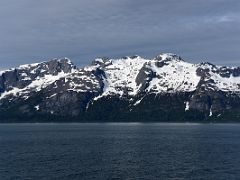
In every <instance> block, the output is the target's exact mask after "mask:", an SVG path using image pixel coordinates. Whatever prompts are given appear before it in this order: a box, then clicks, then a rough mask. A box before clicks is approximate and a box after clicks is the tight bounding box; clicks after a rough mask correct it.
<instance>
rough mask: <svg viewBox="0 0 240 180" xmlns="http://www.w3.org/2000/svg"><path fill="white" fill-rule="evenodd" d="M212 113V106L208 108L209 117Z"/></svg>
mask: <svg viewBox="0 0 240 180" xmlns="http://www.w3.org/2000/svg"><path fill="white" fill-rule="evenodd" d="M212 115H213V112H212V106H211V108H210V112H209V117H211V116H212Z"/></svg>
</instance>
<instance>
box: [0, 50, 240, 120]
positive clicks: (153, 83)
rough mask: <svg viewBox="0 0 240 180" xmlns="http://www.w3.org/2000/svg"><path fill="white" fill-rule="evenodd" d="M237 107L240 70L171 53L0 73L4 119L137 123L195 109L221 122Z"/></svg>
mask: <svg viewBox="0 0 240 180" xmlns="http://www.w3.org/2000/svg"><path fill="white" fill-rule="evenodd" d="M116 106H117V107H116ZM238 107H239V108H240V68H239V67H235V68H234V67H221V66H215V65H213V64H210V63H200V64H191V63H188V62H186V61H184V60H183V59H182V58H181V57H179V56H177V55H175V54H171V53H162V54H160V55H158V56H156V57H155V58H153V59H145V58H142V57H140V56H130V57H124V58H120V59H108V58H97V59H95V60H94V61H93V62H92V64H91V65H89V66H86V67H84V68H76V67H75V66H74V65H73V63H72V62H71V61H70V60H69V59H67V58H64V59H53V60H50V61H47V62H42V63H35V64H27V65H22V66H20V67H17V68H12V69H9V70H6V71H1V72H0V113H6V114H7V116H6V117H9V114H10V116H11V114H12V112H15V113H16V114H24V115H25V114H28V115H30V116H32V115H33V114H38V113H40V114H41V115H43V114H44V115H46V114H47V115H49V114H50V115H56V116H59V115H61V116H65V115H70V116H74V117H82V118H85V119H84V120H86V117H87V116H88V115H90V114H91V113H93V114H94V113H95V114H97V115H95V116H93V117H92V118H93V119H95V118H96V119H98V118H100V116H98V114H101V113H102V116H101V117H102V118H103V119H104V118H105V117H106V116H108V114H109V113H110V116H109V117H110V119H111V118H113V116H112V112H113V111H115V113H116V114H118V113H123V114H124V113H126V114H128V113H129V112H133V113H134V112H135V113H136V114H134V115H133V114H132V115H131V117H132V118H133V119H132V120H135V119H134V118H135V115H136V116H138V114H139V111H140V112H145V113H146V116H141V117H144V118H146V119H151V117H155V118H153V119H151V120H154V121H155V119H156V118H160V117H164V118H165V120H169V119H171V118H173V119H174V118H178V117H177V116H176V117H172V115H174V113H173V112H175V111H177V112H178V113H180V114H181V115H183V114H185V113H189V112H191V110H194V112H193V114H192V115H191V116H189V117H190V118H192V117H194V116H195V110H196V111H197V112H200V113H202V114H203V115H202V117H209V115H211V117H214V116H216V117H220V116H221V115H222V114H224V113H225V111H228V110H229V109H234V108H235V111H237V112H238ZM139 108H140V109H139ZM88 111H89V113H90V114H88V115H86V113H88ZM116 111H117V112H116ZM239 113H240V112H239ZM113 114H114V113H113ZM116 114H115V115H116ZM126 114H125V115H126ZM125 115H124V117H128V116H127V115H126V116H125ZM153 115H154V116H153ZM235 115H236V116H235V117H238V113H235ZM138 117H140V116H138ZM196 118H198V117H196ZM0 119H1V117H0Z"/></svg>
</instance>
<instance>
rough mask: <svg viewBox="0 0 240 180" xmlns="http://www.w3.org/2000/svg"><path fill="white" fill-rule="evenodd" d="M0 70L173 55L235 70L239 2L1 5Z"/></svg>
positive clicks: (45, 0) (14, 1)
mask: <svg viewBox="0 0 240 180" xmlns="http://www.w3.org/2000/svg"><path fill="white" fill-rule="evenodd" d="M0 24H1V26H0V40H1V43H0V62H1V65H0V67H1V68H5V67H11V66H16V65H19V64H23V63H30V62H37V61H42V60H46V59H50V58H55V57H69V58H71V59H72V60H73V61H74V62H75V63H76V64H77V65H79V66H84V65H86V64H89V62H90V61H91V60H92V59H94V58H95V57H97V56H110V57H121V56H125V55H132V54H139V55H141V56H143V57H149V58H151V57H153V56H155V55H157V54H159V53H161V52H173V53H177V54H179V55H181V56H182V57H183V58H185V59H188V61H190V62H200V61H210V62H214V63H216V64H225V65H240V59H239V54H240V53H239V48H240V36H239V32H240V1H238V0H228V1H226V0H201V1H197V0H182V1H179V0H169V1H165V0H148V1H146V0H121V1H119V0H91V1H84V0H69V1H65V0H38V1H32V0H21V1H19V0H8V1H3V0H0Z"/></svg>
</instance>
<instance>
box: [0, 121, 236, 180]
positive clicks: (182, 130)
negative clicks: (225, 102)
mask: <svg viewBox="0 0 240 180" xmlns="http://www.w3.org/2000/svg"><path fill="white" fill-rule="evenodd" d="M239 178H240V125H238V124H222V125H221V124H203V125H200V124H121V123H120V124H9V125H6V124H2V125H0V179H1V180H5V179H6V180H7V179H34V180H35V179H71V180H72V179H87V180H90V179H97V180H100V179H217V180H220V179H228V180H229V179H239Z"/></svg>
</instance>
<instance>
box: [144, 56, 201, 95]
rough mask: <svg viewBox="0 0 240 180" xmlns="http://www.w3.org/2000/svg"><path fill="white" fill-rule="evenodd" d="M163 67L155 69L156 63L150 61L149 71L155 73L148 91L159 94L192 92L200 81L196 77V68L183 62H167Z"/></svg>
mask: <svg viewBox="0 0 240 180" xmlns="http://www.w3.org/2000/svg"><path fill="white" fill-rule="evenodd" d="M167 63H168V64H167V65H164V66H163V67H160V68H159V67H157V66H156V61H151V65H150V67H151V69H152V70H153V71H154V72H156V74H157V77H156V78H154V79H153V80H152V81H151V82H150V85H149V87H148V89H147V90H148V91H154V92H157V93H161V92H178V91H188V92H191V91H194V90H195V89H196V87H197V85H198V83H199V81H200V77H199V76H197V74H196V70H197V66H196V65H194V64H190V63H187V62H184V61H179V60H172V61H169V62H167Z"/></svg>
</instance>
